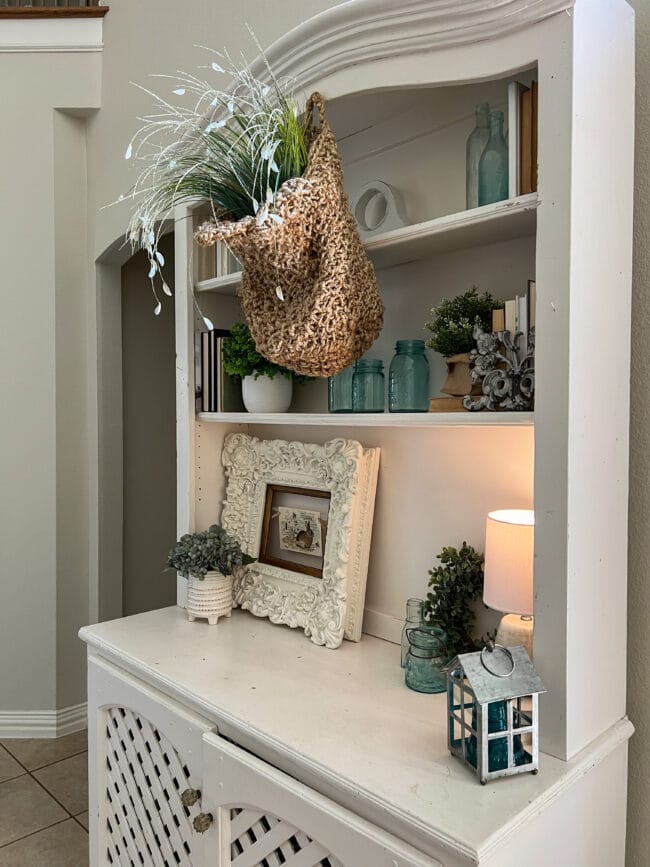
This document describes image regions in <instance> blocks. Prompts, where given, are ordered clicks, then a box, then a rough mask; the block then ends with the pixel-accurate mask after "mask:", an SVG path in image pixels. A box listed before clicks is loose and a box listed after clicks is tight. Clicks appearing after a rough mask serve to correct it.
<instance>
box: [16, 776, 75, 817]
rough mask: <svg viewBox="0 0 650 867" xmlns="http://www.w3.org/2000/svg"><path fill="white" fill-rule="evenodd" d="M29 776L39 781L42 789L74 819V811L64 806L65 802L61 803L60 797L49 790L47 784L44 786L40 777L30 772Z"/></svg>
mask: <svg viewBox="0 0 650 867" xmlns="http://www.w3.org/2000/svg"><path fill="white" fill-rule="evenodd" d="M29 776H30V777H31V778H32V780H34V782H35V783H38V785H39V786H40V787H41V789H43V791H44V792H45V793H46V794H47V795H49V796H50V798H52V800H53V801H54V802H55V803H57V804H58V805H59V807H61V809H62V810H65V812H66V813H67V814H68V817H69V818H70V819H74V816H73V815H72V813H71V812H70V810H68V808H67V807H64V806H63V804H62V803H61V801H59V799H58V798H57V797H56V796H55V795H53V794H52V792H50V790H49V789H48V788H47V787H46V786H44V785H43V783H41V781H40V780H39V779H37V778H36V777H35V776H34V775H33V774H30V775H29ZM82 812H83V811H82Z"/></svg>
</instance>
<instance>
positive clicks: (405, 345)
mask: <svg viewBox="0 0 650 867" xmlns="http://www.w3.org/2000/svg"><path fill="white" fill-rule="evenodd" d="M388 409H389V411H390V412H428V411H429V362H428V361H427V357H426V355H425V354H424V340H398V341H397V343H396V344H395V356H394V358H393V360H392V361H391V363H390V369H389V372H388Z"/></svg>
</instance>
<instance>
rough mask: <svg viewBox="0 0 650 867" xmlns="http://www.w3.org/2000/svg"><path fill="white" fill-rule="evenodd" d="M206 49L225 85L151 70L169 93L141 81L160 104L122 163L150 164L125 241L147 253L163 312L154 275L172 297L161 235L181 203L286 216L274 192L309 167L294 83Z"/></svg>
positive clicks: (232, 216) (226, 214) (236, 215)
mask: <svg viewBox="0 0 650 867" xmlns="http://www.w3.org/2000/svg"><path fill="white" fill-rule="evenodd" d="M207 50H209V51H211V52H212V56H213V57H216V58H217V59H215V60H212V61H211V63H210V64H209V65H207V66H204V67H201V68H202V69H207V70H208V71H209V74H210V75H216V76H218V77H219V78H220V79H222V86H218V85H219V83H218V84H217V86H215V85H214V84H213V83H212V82H210V81H206V80H204V78H202V77H200V76H197V75H194V74H193V73H188V72H183V71H179V72H177V73H176V74H174V75H158V76H154V77H157V78H160V79H162V80H163V81H165V82H166V83H167V84H168V87H169V90H168V92H167V93H166V94H164V95H159V94H157V93H155V92H154V91H153V90H151V89H149V88H147V87H143V86H142V85H137V84H136V87H139V88H140V90H142V91H143V92H144V93H145V94H147V95H148V96H149V97H150V98H151V99H152V100H153V101H154V105H155V107H154V109H153V111H152V113H151V114H147V115H144V116H142V117H140V118H139V120H140V121H141V122H142V126H141V127H140V128H139V129H138V130H137V132H136V133H135V134H134V136H133V137H132V139H131V141H130V142H129V145H128V147H127V149H126V153H125V155H124V156H125V159H127V160H134V161H138V162H141V163H142V164H143V167H142V170H141V172H140V174H139V176H138V178H137V179H136V181H135V184H134V185H133V187H132V189H131V190H130V192H129V193H128V194H127V195H126V196H120V199H119V200H118V201H122V200H124V199H131V200H133V202H134V210H133V215H132V217H131V220H130V222H129V226H128V231H127V239H128V241H129V242H130V243H131V245H132V248H133V249H134V250H135V249H143V250H145V251H146V253H147V256H148V258H149V279H150V280H151V283H152V288H153V290H154V296H155V298H156V307H155V311H154V312H155V313H156V314H158V313H160V309H161V304H160V301H159V298H158V295H157V294H156V285H155V283H156V280H158V279H159V280H160V282H161V285H162V290H163V291H164V292H165V293H166V294H168V295H171V291H170V290H169V287H168V286H167V283H166V281H165V280H164V278H163V276H162V269H163V267H164V264H165V260H164V257H163V256H162V254H161V253H160V251H159V250H158V241H159V238H160V232H161V230H162V225H163V221H164V220H165V218H168V217H169V216H170V215H171V213H172V211H173V209H174V207H175V206H176V205H179V204H181V203H184V202H189V201H192V200H196V199H201V200H206V201H208V202H209V203H211V207H212V213H213V217H214V218H215V219H218V220H239V219H241V218H242V217H246V216H254V217H257V218H258V220H259V221H260V222H261V221H262V220H263V219H266V218H267V217H269V218H271V219H272V220H274V221H275V222H281V217H280V216H279V215H278V214H275V213H273V208H274V204H275V197H276V195H277V192H278V190H279V188H280V186H281V185H282V184H283V183H284V182H285V181H286V180H288V179H290V178H294V177H299V176H301V175H302V174H303V172H304V170H305V167H306V165H307V149H308V120H309V119H308V118H306V117H305V116H304V115H303V114H302V113H301V112H300V110H299V107H298V103H297V100H296V97H295V95H294V88H293V84H292V83H291V82H290V81H279V80H278V79H276V78H275V76H274V75H273V73H272V71H271V69H270V67H269V66H268V64H266V77H267V79H268V80H267V81H262V80H260V79H258V78H256V77H255V76H254V75H253V74H252V72H251V70H250V68H249V66H248V64H247V63H246V62H245V61H243V62H242V63H235V62H234V61H233V60H232V59H231V57H230V55H229V54H228V52H227V51H224V52H218V51H212V50H211V49H207Z"/></svg>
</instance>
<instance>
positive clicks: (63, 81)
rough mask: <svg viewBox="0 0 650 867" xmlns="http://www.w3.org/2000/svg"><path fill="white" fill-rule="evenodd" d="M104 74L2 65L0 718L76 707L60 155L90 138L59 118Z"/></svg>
mask: <svg viewBox="0 0 650 867" xmlns="http://www.w3.org/2000/svg"><path fill="white" fill-rule="evenodd" d="M100 71H101V66H100V56H99V55H94V54H85V55H72V54H58V55H48V54H38V55H32V54H0V80H1V81H2V82H3V92H2V116H3V134H2V136H0V190H2V202H3V207H2V208H1V209H0V262H1V263H2V283H1V287H2V323H3V330H2V340H1V341H0V407H1V409H0V442H2V449H1V450H0V551H2V558H1V563H0V717H1V715H2V712H3V711H13V712H21V711H23V712H24V711H31V710H52V709H54V708H56V707H57V706H62V705H63V704H75V703H77V702H81V701H83V699H84V671H83V664H82V663H83V660H82V658H81V657H80V655H79V651H78V649H77V648H76V638H75V632H76V629H77V628H78V625H80V624H81V623H83V622H84V621H85V620H87V618H88V604H87V593H88V534H87V529H86V526H85V516H86V515H87V513H88V504H87V484H88V466H87V460H86V457H85V446H84V442H83V441H84V438H85V431H86V427H87V426H86V412H87V403H86V394H85V390H84V389H85V385H84V371H85V367H86V347H85V332H86V322H85V294H86V291H87V282H86V280H85V268H86V260H85V256H84V250H85V246H86V245H85V238H84V232H83V224H84V223H85V219H84V205H85V194H84V188H83V179H82V175H83V172H82V173H81V175H80V174H79V173H77V171H76V167H75V166H74V165H71V160H70V159H68V158H66V157H65V156H64V155H62V152H61V149H60V147H59V145H61V144H65V147H67V146H70V148H71V153H73V154H75V155H77V156H79V157H80V158H81V155H82V153H83V150H84V148H85V129H84V123H83V121H81V120H72V119H71V118H69V117H66V116H64V115H63V114H58V113H57V112H56V111H55V109H73V110H75V111H79V110H81V111H83V110H85V109H89V108H93V107H97V106H98V104H99V94H100ZM71 173H72V174H73V175H74V177H73V178H71ZM55 226H56V230H55ZM63 635H65V637H64V638H62V641H61V642H59V641H58V638H59V637H61V636H63ZM61 666H64V667H65V670H66V676H65V678H63V679H59V678H57V669H58V668H59V669H60V667H61Z"/></svg>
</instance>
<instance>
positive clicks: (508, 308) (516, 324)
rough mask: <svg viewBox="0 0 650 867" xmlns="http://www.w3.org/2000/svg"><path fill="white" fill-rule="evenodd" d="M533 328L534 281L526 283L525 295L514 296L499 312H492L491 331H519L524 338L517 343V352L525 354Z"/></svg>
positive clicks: (512, 332)
mask: <svg viewBox="0 0 650 867" xmlns="http://www.w3.org/2000/svg"><path fill="white" fill-rule="evenodd" d="M534 327H535V281H534V280H529V281H528V288H527V289H526V293H525V295H516V296H515V297H514V298H512V299H510V300H509V301H506V302H505V306H504V307H502V308H501V309H500V310H493V311H492V331H509V332H510V334H511V335H514V334H515V333H516V332H518V331H520V332H521V333H522V334H523V335H524V338H523V339H520V341H519V351H520V352H522V353H525V352H526V349H527V347H528V336H529V334H530V332H531V329H533V328H534Z"/></svg>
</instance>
